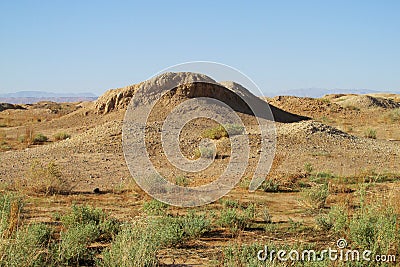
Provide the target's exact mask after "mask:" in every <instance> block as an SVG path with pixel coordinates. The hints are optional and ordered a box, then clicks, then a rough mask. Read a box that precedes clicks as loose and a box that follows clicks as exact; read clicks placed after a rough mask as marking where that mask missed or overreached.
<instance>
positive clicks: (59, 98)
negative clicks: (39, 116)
mask: <svg viewBox="0 0 400 267" xmlns="http://www.w3.org/2000/svg"><path fill="white" fill-rule="evenodd" d="M96 99H97V96H96V95H95V94H93V93H78V94H75V93H51V92H44V91H19V92H15V93H5V94H0V103H1V102H3V103H12V104H32V103H36V102H39V101H53V102H80V101H93V100H96Z"/></svg>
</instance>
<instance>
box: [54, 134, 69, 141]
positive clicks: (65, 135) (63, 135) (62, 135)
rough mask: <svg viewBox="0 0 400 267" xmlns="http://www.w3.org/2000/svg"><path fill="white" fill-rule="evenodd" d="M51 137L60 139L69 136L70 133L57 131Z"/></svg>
mask: <svg viewBox="0 0 400 267" xmlns="http://www.w3.org/2000/svg"><path fill="white" fill-rule="evenodd" d="M53 137H54V140H56V141H60V140H65V139H68V138H71V135H70V134H67V133H66V132H59V133H56V134H55V135H54V136H53Z"/></svg>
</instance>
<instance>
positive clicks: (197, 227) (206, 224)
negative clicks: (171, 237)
mask: <svg viewBox="0 0 400 267" xmlns="http://www.w3.org/2000/svg"><path fill="white" fill-rule="evenodd" d="M181 220H182V221H181V224H182V226H183V232H184V236H185V238H188V239H193V238H198V237H200V236H202V235H203V234H204V233H206V232H208V231H210V228H211V221H210V220H209V219H207V218H206V216H205V215H204V214H200V215H198V214H196V213H195V212H194V211H189V212H188V214H186V215H185V216H184V217H183V218H182V219H181Z"/></svg>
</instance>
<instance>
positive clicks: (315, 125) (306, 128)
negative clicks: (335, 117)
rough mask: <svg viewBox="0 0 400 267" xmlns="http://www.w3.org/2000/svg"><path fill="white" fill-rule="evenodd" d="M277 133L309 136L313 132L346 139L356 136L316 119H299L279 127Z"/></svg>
mask: <svg viewBox="0 0 400 267" xmlns="http://www.w3.org/2000/svg"><path fill="white" fill-rule="evenodd" d="M279 133H281V134H284V135H289V134H290V135H293V134H299V133H300V134H301V133H302V134H305V135H306V136H310V135H313V134H318V133H320V134H325V135H328V136H330V137H339V138H346V139H356V138H357V137H355V136H353V135H350V134H348V133H345V132H343V131H341V130H339V129H337V128H335V127H332V126H329V125H326V124H323V123H320V122H317V121H312V120H310V121H301V122H298V123H293V124H290V125H288V126H286V127H280V130H279Z"/></svg>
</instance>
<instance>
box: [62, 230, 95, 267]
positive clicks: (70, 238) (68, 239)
mask: <svg viewBox="0 0 400 267" xmlns="http://www.w3.org/2000/svg"><path fill="white" fill-rule="evenodd" d="M99 236H100V232H99V229H98V227H97V226H96V225H95V224H93V223H88V224H78V225H75V226H73V227H71V228H68V229H67V230H66V231H65V232H61V233H60V240H61V241H60V244H59V246H58V249H56V251H55V258H56V259H57V261H58V262H59V263H61V264H69V265H78V264H79V262H81V261H84V262H86V263H88V262H89V263H90V262H92V261H93V256H94V252H92V251H90V250H88V246H89V245H90V244H91V243H92V242H94V241H95V240H96V239H97V238H98V237H99Z"/></svg>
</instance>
